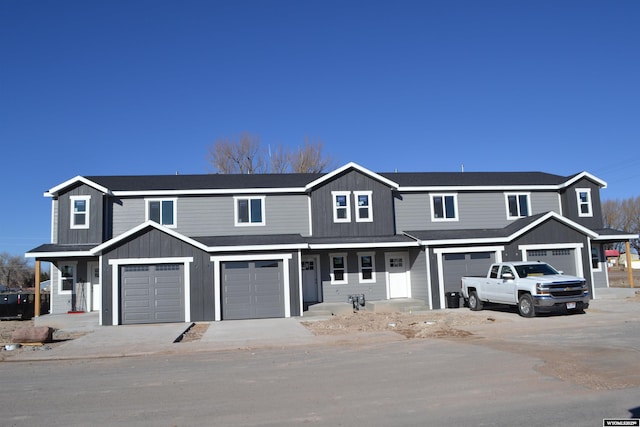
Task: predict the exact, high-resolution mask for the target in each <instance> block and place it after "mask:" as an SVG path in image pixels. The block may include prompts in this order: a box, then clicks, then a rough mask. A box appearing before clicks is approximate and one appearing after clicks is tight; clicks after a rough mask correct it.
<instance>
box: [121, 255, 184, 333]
mask: <svg viewBox="0 0 640 427" xmlns="http://www.w3.org/2000/svg"><path fill="white" fill-rule="evenodd" d="M183 268H184V267H183V265H181V264H157V265H141V266H138V265H136V266H124V267H122V272H121V275H122V276H121V277H122V280H121V283H122V307H123V310H122V311H123V312H122V322H123V323H124V324H132V323H157V322H184V319H185V314H184V306H185V304H184V283H183V277H184V273H183V271H182V270H183Z"/></svg>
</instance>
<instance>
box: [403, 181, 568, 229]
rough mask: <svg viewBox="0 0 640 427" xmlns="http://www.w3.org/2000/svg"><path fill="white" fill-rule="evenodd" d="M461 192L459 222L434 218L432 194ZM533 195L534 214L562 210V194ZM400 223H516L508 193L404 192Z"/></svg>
mask: <svg viewBox="0 0 640 427" xmlns="http://www.w3.org/2000/svg"><path fill="white" fill-rule="evenodd" d="M444 193H446V194H457V199H458V212H457V215H458V219H457V221H432V220H431V216H432V214H431V194H444ZM523 193H528V194H530V209H531V215H535V214H537V213H542V212H549V211H554V212H558V213H559V212H560V202H559V197H558V193H556V192H550V191H540V192H538V191H534V192H526V191H525V192H523ZM395 214H396V226H397V229H398V230H400V231H403V230H441V229H452V230H460V229H476V228H502V227H505V226H507V225H508V224H510V223H511V222H513V220H508V219H507V207H506V201H505V196H504V192H499V193H496V192H466V191H458V192H443V193H437V192H434V193H402V194H401V195H400V197H398V198H396V201H395Z"/></svg>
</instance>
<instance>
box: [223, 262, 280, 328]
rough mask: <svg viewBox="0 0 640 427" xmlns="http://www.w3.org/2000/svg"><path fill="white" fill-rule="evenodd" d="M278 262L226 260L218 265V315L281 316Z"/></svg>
mask: <svg viewBox="0 0 640 427" xmlns="http://www.w3.org/2000/svg"><path fill="white" fill-rule="evenodd" d="M284 315H285V310H284V278H283V274H282V261H280V260H268V261H228V262H224V263H223V264H222V318H223V320H232V319H263V318H268V317H284Z"/></svg>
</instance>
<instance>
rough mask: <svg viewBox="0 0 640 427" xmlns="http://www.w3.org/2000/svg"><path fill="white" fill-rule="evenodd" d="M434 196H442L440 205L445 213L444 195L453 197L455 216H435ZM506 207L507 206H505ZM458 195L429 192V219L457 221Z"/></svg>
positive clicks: (434, 220)
mask: <svg viewBox="0 0 640 427" xmlns="http://www.w3.org/2000/svg"><path fill="white" fill-rule="evenodd" d="M435 197H442V207H443V209H444V213H445V215H446V212H447V207H446V206H445V204H444V200H445V198H446V197H453V210H454V214H455V216H454V217H453V218H446V217H444V218H436V216H435V214H436V210H435V202H434V200H433V199H434V198H435ZM507 209H508V207H507ZM458 220H459V219H458V195H457V194H456V193H435V194H431V221H433V222H456V221H458Z"/></svg>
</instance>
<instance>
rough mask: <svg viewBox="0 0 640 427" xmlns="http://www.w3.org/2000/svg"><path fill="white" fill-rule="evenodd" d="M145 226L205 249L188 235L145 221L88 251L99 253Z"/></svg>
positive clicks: (204, 249) (204, 247) (205, 248)
mask: <svg viewBox="0 0 640 427" xmlns="http://www.w3.org/2000/svg"><path fill="white" fill-rule="evenodd" d="M146 227H153V228H155V229H157V230H160V231H163V232H165V233H167V234H168V235H170V236H173V237H175V238H176V239H179V240H182V241H183V242H186V243H188V244H190V245H192V246H195V247H196V248H198V249H202V250H203V251H206V250H207V246H205V245H203V244H202V243H200V242H198V241H196V240H193V239H191V238H190V237H187V236H185V235H184V234H180V233H178V232H177V231H175V230H173V229H171V228H167V227H165V226H163V225H160V224H158V223H157V222H155V221H151V220H149V221H145V222H143V223H142V224H140V225H137V226H135V227H133V228H131V229H130V230H128V231H126V232H124V233H122V234H120V235H119V236H117V237H114V238H113V239H111V240H107V241H106V242H104V243H102V244H101V245H98V246H96V247H95V248H93V249H91V251H90V253H91V254H93V255H96V254H98V253H100V252H101V251H103V250H104V249H106V248H108V247H109V246H112V245H114V244H116V243H118V242H120V241H122V240H126V239H128V238H129V237H130V236H132V235H134V234H136V233H138V232H139V231H141V230H144V229H145V228H146Z"/></svg>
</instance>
